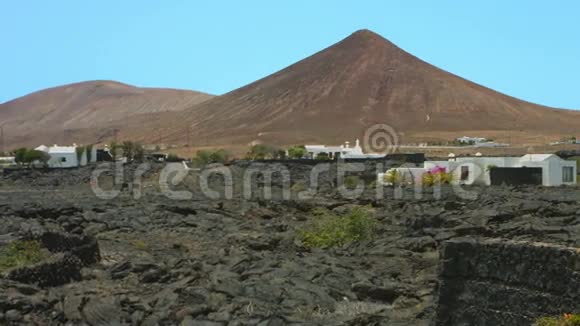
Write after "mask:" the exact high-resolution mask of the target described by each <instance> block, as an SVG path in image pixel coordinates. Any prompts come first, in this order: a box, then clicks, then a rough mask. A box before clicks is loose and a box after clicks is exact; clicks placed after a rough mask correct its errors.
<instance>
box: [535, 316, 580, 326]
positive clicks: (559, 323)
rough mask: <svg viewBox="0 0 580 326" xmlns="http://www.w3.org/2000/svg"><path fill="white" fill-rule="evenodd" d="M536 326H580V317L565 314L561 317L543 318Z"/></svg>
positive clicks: (537, 321)
mask: <svg viewBox="0 0 580 326" xmlns="http://www.w3.org/2000/svg"><path fill="white" fill-rule="evenodd" d="M534 326H580V315H575V314H564V315H563V316H561V317H542V318H539V319H538V320H536V322H535V323H534Z"/></svg>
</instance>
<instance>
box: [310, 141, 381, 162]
mask: <svg viewBox="0 0 580 326" xmlns="http://www.w3.org/2000/svg"><path fill="white" fill-rule="evenodd" d="M304 147H305V148H306V152H307V155H308V158H311V159H315V158H316V157H317V156H318V155H319V154H326V155H328V157H329V158H330V159H337V158H344V159H357V158H359V159H364V158H382V157H385V154H365V153H364V152H363V150H362V147H361V146H360V141H359V140H358V139H357V140H356V142H355V146H354V147H350V143H349V142H348V141H347V142H345V143H344V144H343V145H340V146H326V145H306V146H304Z"/></svg>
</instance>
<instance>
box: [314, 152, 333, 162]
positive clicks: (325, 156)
mask: <svg viewBox="0 0 580 326" xmlns="http://www.w3.org/2000/svg"><path fill="white" fill-rule="evenodd" d="M316 159H317V160H319V161H326V160H328V159H330V156H329V155H328V153H318V155H316Z"/></svg>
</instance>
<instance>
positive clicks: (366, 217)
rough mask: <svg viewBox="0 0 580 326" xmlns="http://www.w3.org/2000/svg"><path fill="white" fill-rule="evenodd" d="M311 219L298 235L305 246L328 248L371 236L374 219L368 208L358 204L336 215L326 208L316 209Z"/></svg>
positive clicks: (373, 228) (373, 229) (374, 223)
mask: <svg viewBox="0 0 580 326" xmlns="http://www.w3.org/2000/svg"><path fill="white" fill-rule="evenodd" d="M313 215H314V216H313V220H312V222H311V224H310V225H308V226H307V227H306V228H305V229H303V230H300V231H299V232H300V236H301V238H302V241H303V243H304V245H305V246H306V247H310V248H314V247H320V248H328V247H335V246H342V245H345V244H348V243H351V242H356V241H362V240H368V239H370V238H372V237H373V235H374V232H375V225H376V221H375V219H374V218H373V217H371V215H370V212H369V208H368V207H364V206H359V207H356V208H354V209H352V210H351V211H350V212H349V213H348V214H345V215H336V214H334V213H332V212H330V211H328V210H326V209H316V210H315V211H314V212H313Z"/></svg>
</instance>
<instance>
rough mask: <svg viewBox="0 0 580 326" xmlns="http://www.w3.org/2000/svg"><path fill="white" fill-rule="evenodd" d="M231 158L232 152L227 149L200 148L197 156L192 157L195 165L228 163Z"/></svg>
mask: <svg viewBox="0 0 580 326" xmlns="http://www.w3.org/2000/svg"><path fill="white" fill-rule="evenodd" d="M229 160H230V153H229V152H228V151H226V150H225V149H218V150H215V151H210V150H200V151H197V153H196V154H195V157H194V158H193V159H192V163H193V165H194V166H197V167H202V166H205V165H208V164H210V163H222V164H223V163H226V162H227V161H229Z"/></svg>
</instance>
